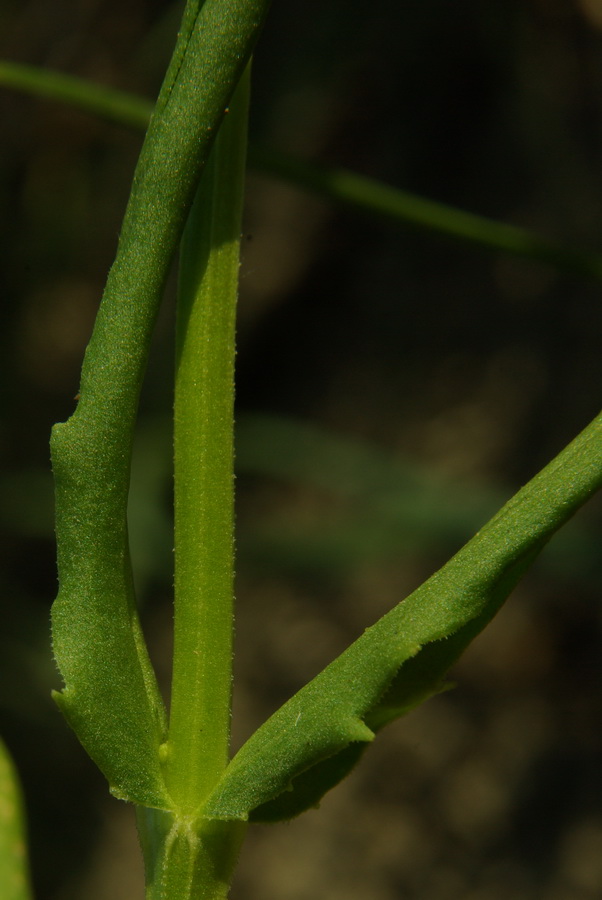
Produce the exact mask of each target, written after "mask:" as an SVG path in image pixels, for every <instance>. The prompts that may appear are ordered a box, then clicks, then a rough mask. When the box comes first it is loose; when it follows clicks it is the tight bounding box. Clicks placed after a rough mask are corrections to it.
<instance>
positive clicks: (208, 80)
mask: <svg viewBox="0 0 602 900" xmlns="http://www.w3.org/2000/svg"><path fill="white" fill-rule="evenodd" d="M268 6H269V0H204V2H203V3H202V4H201V3H200V2H199V0H189V4H188V6H187V8H186V11H185V14H184V22H183V27H182V31H181V34H180V37H179V39H178V43H177V45H176V50H175V53H174V58H173V60H172V63H171V64H170V67H169V70H168V73H167V76H166V79H165V82H164V85H163V88H162V89H161V93H160V96H159V99H158V101H157V107H156V111H155V113H154V114H153V117H152V119H151V123H150V126H149V130H148V132H147V136H146V139H145V142H144V145H143V148H142V152H141V155H140V159H139V162H138V165H137V168H136V173H135V176H134V184H133V188H132V193H131V196H130V200H129V203H128V207H127V210H126V215H125V219H124V222H123V227H122V230H121V235H120V239H119V246H118V252H117V257H116V260H115V263H114V265H113V267H112V269H111V272H110V274H109V279H108V282H107V286H106V289H105V293H104V296H103V301H102V304H101V308H100V311H99V314H98V317H97V320H96V325H95V328H94V333H93V335H92V338H91V341H90V344H89V346H88V349H87V351H86V356H85V360H84V366H83V370H82V379H81V390H80V394H81V396H80V400H79V403H78V406H77V410H76V412H75V413H74V415H73V416H72V417H71V418H70V419H69V420H68V422H65V423H63V424H59V425H56V426H55V428H54V429H53V436H52V442H51V449H52V459H53V470H54V475H55V481H56V530H57V543H58V565H59V582H60V591H59V596H58V597H57V600H56V602H55V604H54V607H53V616H52V624H53V643H54V652H55V656H56V660H57V662H58V665H59V668H60V670H61V673H62V675H63V678H64V681H65V689H64V690H63V692H62V693H61V694H59V695H58V696H57V702H58V703H59V705H60V707H61V709H62V710H63V712H64V714H65V716H66V717H67V719H68V721H69V722H70V724H71V725H72V727H73V728H74V730H75V731H76V733H77V735H78V737H79V739H80V741H81V742H82V744H83V745H84V747H85V748H86V750H87V751H88V753H89V754H90V756H91V757H92V758H93V759H94V760H95V762H96V763H97V764H98V766H99V767H100V768H101V769H102V771H103V772H104V774H105V775H106V777H107V778H108V780H109V784H110V785H111V790H112V791H113V793H115V794H116V795H117V796H119V797H122V798H124V799H128V800H132V801H134V802H136V803H139V804H142V805H147V806H150V807H157V808H171V806H172V801H171V798H170V797H169V796H168V793H167V790H166V788H165V784H164V779H163V771H162V759H163V757H164V755H165V753H164V748H163V749H161V747H162V744H163V742H164V740H165V734H166V727H165V713H164V710H163V704H162V701H161V699H160V697H159V693H158V690H157V687H156V683H155V676H154V672H153V670H152V667H151V665H150V662H149V660H148V655H147V651H146V647H145V644H144V640H143V637H142V633H141V630H140V625H139V622H138V617H137V613H136V607H135V602H134V592H133V587H132V576H131V567H130V560H129V550H128V535H127V514H126V508H127V493H128V485H129V470H130V459H131V445H132V435H133V428H134V421H135V417H136V412H137V405H138V396H139V391H140V385H141V382H142V376H143V372H144V368H145V364H146V358H147V354H148V348H149V344H150V338H151V333H152V328H153V325H154V322H155V318H156V315H157V310H158V307H159V302H160V299H161V295H162V291H163V285H164V283H165V279H166V277H167V273H168V270H169V266H170V263H171V259H172V256H173V253H174V251H175V249H176V247H177V243H178V241H179V238H180V235H181V232H182V229H183V226H184V222H185V220H186V216H187V214H188V210H189V207H190V204H191V202H192V197H193V195H194V192H195V190H196V186H197V183H198V180H199V177H200V173H201V172H202V169H203V167H204V165H205V163H206V161H207V158H208V156H209V153H210V150H211V145H212V143H213V138H214V136H215V133H216V131H217V128H218V127H219V124H220V121H221V119H222V117H223V115H224V111H225V109H226V107H227V105H228V102H229V99H230V97H231V94H232V91H233V90H234V87H235V86H236V83H237V81H238V79H239V78H240V75H241V73H242V71H243V69H244V67H245V65H246V62H247V60H248V58H249V56H250V54H251V52H252V49H253V46H254V43H255V40H256V38H257V36H258V32H259V29H260V27H261V24H262V22H263V19H264V17H265V14H266V12H267V9H268Z"/></svg>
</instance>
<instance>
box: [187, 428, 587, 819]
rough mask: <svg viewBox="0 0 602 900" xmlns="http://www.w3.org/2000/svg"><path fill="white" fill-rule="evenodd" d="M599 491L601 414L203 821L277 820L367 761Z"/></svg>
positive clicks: (305, 706)
mask: <svg viewBox="0 0 602 900" xmlns="http://www.w3.org/2000/svg"><path fill="white" fill-rule="evenodd" d="M601 485H602V416H598V417H597V418H596V419H595V420H594V421H593V422H592V423H591V424H590V425H589V426H588V427H587V428H586V429H585V430H584V431H583V432H582V433H581V434H580V435H579V436H578V437H577V438H575V440H574V441H573V442H572V443H571V444H569V446H568V447H567V448H566V449H565V450H563V451H562V453H560V454H559V455H558V456H557V457H556V458H555V459H554V460H553V461H552V462H551V463H550V464H549V465H548V466H547V467H546V468H545V469H543V470H542V471H541V472H540V473H539V474H538V475H536V476H535V478H533V480H532V481H530V482H529V484H528V485H526V486H525V487H524V488H522V490H520V491H519V492H518V493H517V494H516V495H515V496H514V497H513V498H512V499H511V500H510V501H509V502H508V503H507V504H506V505H505V506H504V507H503V508H502V509H501V510H500V512H499V513H498V514H497V515H496V516H494V518H493V519H492V520H491V521H490V522H489V523H488V524H487V525H485V526H484V527H483V529H482V530H481V531H480V532H479V533H478V534H477V535H476V536H475V537H474V538H473V539H472V540H471V541H469V543H468V544H466V545H465V547H463V548H462V550H460V551H459V553H457V554H456V555H455V556H454V557H452V559H451V560H450V561H449V562H448V563H447V564H446V565H445V566H444V567H443V568H442V569H440V570H439V571H438V572H436V573H435V574H434V575H433V576H432V577H431V578H429V579H428V581H426V582H425V583H424V584H423V585H422V586H421V587H420V588H418V590H416V591H415V592H414V593H413V594H411V595H410V596H409V597H408V598H407V599H406V600H405V601H404V602H402V603H400V604H399V605H398V606H396V607H395V608H394V609H393V610H391V612H389V613H388V614H387V615H385V616H384V617H383V618H382V619H380V620H379V621H378V622H377V623H376V624H375V625H373V626H372V627H371V628H368V629H366V631H365V632H364V634H363V635H362V636H361V637H360V638H358V640H356V641H355V643H353V644H352V645H351V646H350V647H349V648H348V649H347V650H346V651H345V652H344V653H342V654H341V656H339V657H338V658H337V659H336V660H335V661H334V662H333V663H331V665H329V666H328V667H327V668H326V669H324V671H322V672H321V673H320V674H319V675H318V676H317V677H316V678H314V679H313V681H311V682H310V683H309V684H308V685H306V686H305V687H304V688H302V689H301V690H300V691H299V692H298V693H297V694H296V695H295V696H294V697H293V698H292V699H291V700H289V701H288V703H286V704H285V705H284V706H283V707H281V708H280V709H279V710H278V711H277V712H276V713H275V714H274V715H273V716H272V717H271V718H270V719H269V720H268V721H267V722H266V723H265V724H264V725H263V726H262V727H261V728H260V729H259V730H258V731H257V732H256V733H255V734H254V735H253V736H252V737H251V738H250V739H249V740H248V741H247V743H246V744H245V745H244V746H243V747H242V748H241V750H240V751H239V752H238V754H237V755H236V756H235V757H234V759H233V760H232V762H231V763H230V766H229V767H228V769H227V770H226V772H225V775H224V777H223V779H222V780H221V782H220V784H219V785H218V786H217V788H216V790H215V791H214V792H213V794H212V796H211V797H210V798H209V800H208V802H207V803H206V805H205V808H204V814H205V815H207V816H212V817H216V818H224V819H227V818H238V819H243V820H244V819H246V818H248V817H250V818H252V819H262V820H263V819H265V820H272V819H275V818H290V817H291V816H292V815H296V814H297V813H299V812H302V811H303V809H306V808H307V807H308V806H311V805H315V803H316V802H318V800H319V798H320V796H321V795H322V794H323V793H324V792H325V791H326V790H328V789H329V788H330V787H332V786H333V785H334V784H335V783H336V782H337V781H338V780H339V779H340V777H341V776H342V775H344V774H346V772H347V771H349V769H350V768H351V767H352V765H353V763H354V762H355V756H356V755H357V756H359V750H355V751H354V750H352V749H349V748H350V747H353V745H354V744H355V742H360V743H363V744H367V743H369V742H370V741H371V740H372V739H373V737H374V734H375V732H376V731H377V730H378V729H379V728H381V727H383V726H384V725H385V724H387V722H390V721H391V720H393V719H394V718H397V717H398V716H400V715H402V714H403V713H405V712H407V711H408V710H409V709H411V708H412V707H413V706H415V705H417V704H418V703H420V702H422V700H423V699H425V698H426V697H428V696H429V695H431V694H433V693H436V692H438V691H440V690H442V689H444V687H445V683H444V676H445V673H446V671H447V669H448V668H449V666H450V665H451V664H452V663H453V662H454V661H455V660H456V659H457V657H458V656H459V655H460V653H461V652H462V650H463V649H464V648H465V647H466V646H467V644H468V643H470V641H471V640H472V639H473V637H474V636H475V635H476V634H478V632H479V631H481V629H482V628H483V627H484V626H485V625H486V624H487V622H488V621H489V620H490V619H491V618H492V616H493V615H494V614H495V613H496V612H497V610H498V609H499V607H500V605H501V604H502V603H503V602H504V600H505V599H506V597H507V596H508V594H509V593H510V591H511V590H512V588H513V587H514V586H515V585H516V583H517V582H518V580H519V579H520V578H521V577H522V575H523V574H524V572H525V571H526V570H527V569H528V567H529V566H530V564H531V563H532V562H533V560H534V559H535V558H536V556H537V554H538V553H539V551H540V550H541V548H542V547H543V546H544V545H545V543H546V542H547V541H548V540H549V538H550V537H551V536H552V535H553V534H554V532H555V531H556V530H557V529H558V528H559V527H560V526H561V525H562V524H563V523H564V522H565V521H566V520H567V519H568V518H570V516H571V515H572V514H573V513H574V512H575V511H576V510H577V509H578V508H579V506H581V505H582V504H583V503H584V502H585V501H586V500H587V499H588V497H590V496H591V495H592V494H593V493H594V491H596V490H597V489H598V488H599V487H600V486H601ZM314 767H315V771H314ZM314 775H315V777H316V778H317V779H318V780H319V785H318V789H316V782H314Z"/></svg>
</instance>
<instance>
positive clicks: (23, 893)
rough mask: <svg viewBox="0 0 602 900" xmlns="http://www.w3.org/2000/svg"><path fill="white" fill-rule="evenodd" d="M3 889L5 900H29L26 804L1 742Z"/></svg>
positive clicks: (0, 873) (0, 867) (0, 870)
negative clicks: (24, 806) (24, 820)
mask: <svg viewBox="0 0 602 900" xmlns="http://www.w3.org/2000/svg"><path fill="white" fill-rule="evenodd" d="M0 886H1V887H2V900H30V898H31V896H32V895H31V888H30V886H29V871H28V865H27V852H26V845H25V825H24V822H23V803H22V799H21V789H20V787H19V782H18V778H17V773H16V772H15V768H14V766H13V763H12V760H11V758H10V756H9V754H8V750H7V749H6V747H5V745H4V743H3V742H2V741H0Z"/></svg>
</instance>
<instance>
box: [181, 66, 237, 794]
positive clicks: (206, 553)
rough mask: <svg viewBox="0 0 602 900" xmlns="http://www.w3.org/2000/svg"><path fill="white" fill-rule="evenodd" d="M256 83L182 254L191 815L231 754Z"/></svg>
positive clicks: (186, 758) (184, 672) (204, 191)
mask: <svg viewBox="0 0 602 900" xmlns="http://www.w3.org/2000/svg"><path fill="white" fill-rule="evenodd" d="M248 81H249V77H248V73H245V75H244V76H243V79H242V81H241V84H240V85H239V88H238V89H237V91H236V94H235V96H234V97H233V99H232V102H231V104H230V112H229V114H228V115H227V116H226V118H225V120H224V121H223V123H222V126H221V128H220V132H219V135H218V138H217V140H216V143H215V146H214V149H213V152H212V154H211V158H210V161H209V164H208V166H207V169H206V171H205V174H204V176H203V178H202V181H201V184H200V187H199V192H198V195H197V198H196V200H195V203H194V206H193V208H192V212H191V215H190V218H189V220H188V225H187V227H186V231H185V233H184V240H183V243H182V256H181V263H180V291H179V307H178V322H177V353H176V396H175V419H174V450H175V635H174V669H173V680H172V695H171V717H170V726H169V755H168V761H167V770H166V771H167V782H168V787H169V789H170V792H171V794H172V796H173V797H174V799H175V800H176V802H177V804H178V806H179V807H180V808H181V809H182V810H184V811H187V812H193V811H194V810H195V809H197V808H198V807H199V806H200V805H201V803H202V801H203V800H204V798H205V796H206V795H207V793H208V792H209V791H210V789H211V788H212V787H213V786H214V785H215V783H216V782H217V781H218V779H219V777H220V776H221V774H222V772H223V771H224V769H225V767H226V765H227V762H228V754H229V743H230V706H231V704H230V699H231V690H232V685H231V682H232V605H233V584H234V549H233V520H234V511H233V510H234V501H233V494H234V492H233V483H234V475H233V468H234V456H233V431H234V427H233V417H234V325H235V314H236V299H237V291H238V269H239V248H240V232H241V218H242V198H243V185H244V173H245V162H246V132H247V118H248V116H247V113H248Z"/></svg>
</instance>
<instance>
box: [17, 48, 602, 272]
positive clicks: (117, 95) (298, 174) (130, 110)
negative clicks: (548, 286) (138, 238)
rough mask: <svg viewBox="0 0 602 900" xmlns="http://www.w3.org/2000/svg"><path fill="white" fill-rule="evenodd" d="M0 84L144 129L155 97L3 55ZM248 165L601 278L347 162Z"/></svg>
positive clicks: (530, 240)
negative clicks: (353, 169) (343, 164)
mask: <svg viewBox="0 0 602 900" xmlns="http://www.w3.org/2000/svg"><path fill="white" fill-rule="evenodd" d="M0 85H4V86H5V87H10V88H15V89H17V90H20V91H27V92H28V93H31V94H35V95H36V96H40V97H47V98H48V99H51V100H58V101H61V102H63V103H68V104H70V105H71V106H76V107H78V108H79V109H82V110H85V111H86V112H91V113H94V114H96V115H99V116H102V117H103V118H105V119H109V120H110V121H112V122H117V123H119V124H122V125H126V126H129V127H134V128H138V129H141V130H144V129H145V128H146V127H147V125H148V121H149V118H150V115H151V112H152V109H153V104H152V103H151V102H150V101H149V100H145V99H143V98H142V97H136V96H134V95H133V94H128V93H126V92H124V91H119V90H115V89H114V88H108V87H103V86H101V85H97V84H92V83H90V82H88V81H85V80H84V79H81V78H76V77H74V76H72V75H63V74H62V73H59V72H52V71H48V70H47V69H42V68H38V67H36V66H28V65H21V64H19V63H12V62H7V61H0ZM249 164H250V165H251V166H252V167H253V168H255V169H256V170H258V171H261V172H265V173H266V174H269V175H272V176H274V177H276V178H281V179H283V180H284V181H287V182H290V183H291V184H295V185H297V186H299V187H302V188H304V189H305V190H308V191H311V192H312V193H315V194H318V195H320V196H322V197H325V198H327V199H329V200H330V201H332V202H335V203H339V204H344V205H345V206H349V207H352V208H355V209H357V210H361V211H363V212H368V213H371V214H372V215H375V216H378V217H381V218H385V219H389V220H390V221H393V222H396V223H398V224H405V225H411V226H414V227H416V228H422V229H425V230H427V231H435V232H437V233H439V234H443V235H446V236H448V237H451V238H455V239H457V240H461V241H466V242H467V243H470V244H474V245H476V246H479V247H484V248H486V249H489V250H495V251H498V252H502V253H509V254H512V255H514V256H520V257H523V258H525V259H531V260H534V261H536V262H543V263H546V264H548V265H550V266H553V267H554V268H557V269H560V270H562V271H566V272H571V273H573V274H576V275H580V276H582V277H585V278H594V279H596V280H599V281H602V256H601V255H600V254H598V253H594V252H591V251H587V250H581V249H578V248H573V247H568V246H565V245H563V244H558V243H556V242H555V241H550V240H547V239H546V238H544V237H541V236H540V235H538V234H535V233H534V232H532V231H529V230H527V229H525V228H518V227H516V226H515V225H508V224H506V223H504V222H497V221H495V220H493V219H489V218H486V217H485V216H480V215H476V214H474V213H470V212H466V211H465V210H461V209H456V208H454V207H452V206H447V205H445V204H443V203H437V202H436V201H434V200H428V199H426V198H424V197H420V196H417V195H416V194H411V193H409V192H407V191H402V190H399V189H398V188H394V187H391V186H389V185H386V184H383V183H382V182H379V181H376V180H375V179H372V178H366V177H364V176H362V175H358V174H356V173H354V172H350V171H348V170H346V169H340V168H334V167H330V166H322V165H317V164H316V163H309V162H307V161H305V160H303V159H300V158H298V157H295V156H293V155H291V154H288V153H281V152H279V151H276V150H272V149H267V148H265V147H253V146H251V147H250V148H249Z"/></svg>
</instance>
